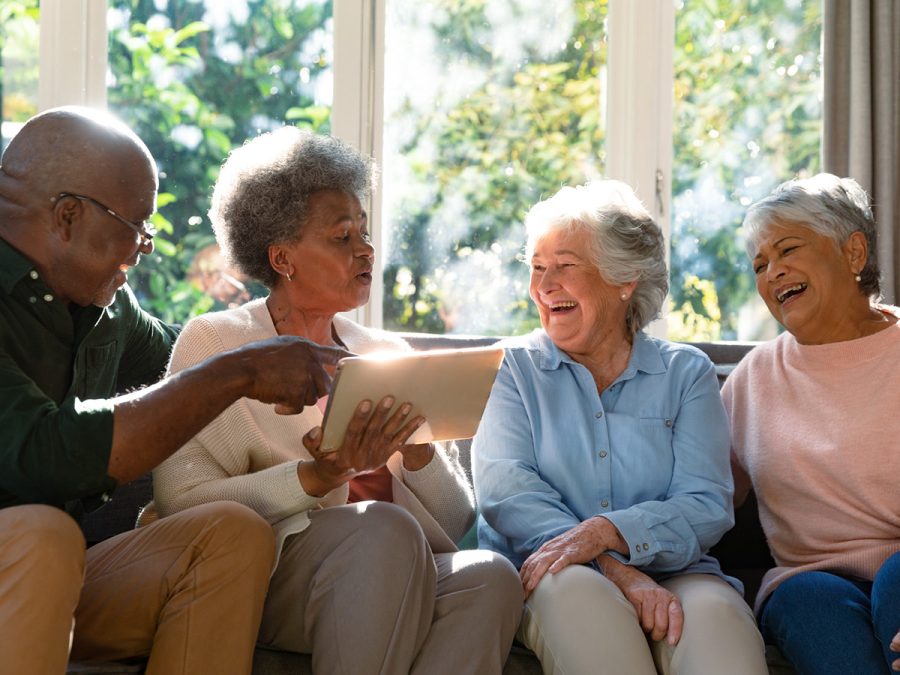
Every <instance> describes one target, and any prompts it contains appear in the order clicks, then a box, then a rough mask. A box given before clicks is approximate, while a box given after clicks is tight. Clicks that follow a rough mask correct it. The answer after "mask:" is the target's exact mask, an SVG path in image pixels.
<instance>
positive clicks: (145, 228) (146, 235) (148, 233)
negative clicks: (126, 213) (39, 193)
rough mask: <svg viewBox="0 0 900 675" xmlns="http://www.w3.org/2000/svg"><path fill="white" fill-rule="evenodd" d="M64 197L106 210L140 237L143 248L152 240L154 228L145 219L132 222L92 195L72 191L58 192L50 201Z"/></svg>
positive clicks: (154, 232) (154, 234) (154, 233)
mask: <svg viewBox="0 0 900 675" xmlns="http://www.w3.org/2000/svg"><path fill="white" fill-rule="evenodd" d="M66 197H73V198H74V199H77V200H79V201H82V202H90V203H91V204H93V205H94V206H96V207H98V208H101V209H103V210H104V211H106V213H108V214H109V215H111V216H112V217H113V218H115V219H116V220H118V221H119V222H120V223H122V224H123V225H125V226H126V227H128V228H130V229H131V230H132V231H133V232H134V233H135V234H136V235H137V236H138V237H140V240H141V246H142V247H144V248H146V247H147V246H149V245H150V242H152V241H153V237H155V236H156V228H155V227H153V225H151V224H150V223H148V222H147V221H146V220H143V221H141V222H140V223H135V222H132V221H130V220H128V219H127V218H124V217H122V216H120V215H119V214H118V213H116V212H115V211H113V210H112V209H111V208H109V207H108V206H107V205H106V204H104V203H102V202H98V201H97V200H96V199H94V198H93V197H88V196H87V195H79V194H75V193H74V192H60V193H59V194H58V195H56V198H55V199H53V200H52V201H54V202H57V201H59V200H60V199H65V198H66Z"/></svg>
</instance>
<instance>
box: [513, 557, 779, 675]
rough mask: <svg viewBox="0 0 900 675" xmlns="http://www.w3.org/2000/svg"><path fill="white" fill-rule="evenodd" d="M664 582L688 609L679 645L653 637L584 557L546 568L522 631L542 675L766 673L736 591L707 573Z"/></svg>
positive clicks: (752, 622) (762, 652) (760, 646)
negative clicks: (549, 570)
mask: <svg viewBox="0 0 900 675" xmlns="http://www.w3.org/2000/svg"><path fill="white" fill-rule="evenodd" d="M661 585H662V586H664V587H665V588H667V589H668V590H669V591H671V592H672V593H674V594H675V595H676V596H678V599H679V600H681V605H682V608H683V609H684V629H683V631H682V635H681V639H680V640H679V642H678V644H677V645H675V647H670V646H669V645H668V643H666V642H665V641H664V640H663V641H660V642H654V641H652V640H650V639H649V638H648V637H647V636H646V634H645V633H644V632H643V630H642V629H641V626H640V623H639V621H638V616H637V612H636V611H635V609H634V606H633V605H632V604H631V603H630V602H629V601H628V600H627V598H625V596H624V595H623V594H622V592H621V591H620V590H619V588H618V587H617V586H616V585H615V584H614V583H612V582H611V581H610V580H609V579H607V578H606V577H604V576H603V575H602V574H600V573H599V572H597V571H595V570H594V569H592V568H590V567H586V566H583V565H572V566H570V567H567V568H566V569H564V570H563V571H562V572H559V573H557V574H554V575H549V574H548V575H546V576H544V578H543V579H542V580H541V582H540V584H538V587H537V588H536V589H535V590H534V593H532V595H531V597H530V598H529V599H528V602H527V603H526V605H525V613H524V615H523V617H522V627H521V630H520V632H519V639H520V640H521V641H522V642H523V643H525V644H526V645H527V646H528V647H529V648H530V649H532V650H533V651H534V652H535V654H537V657H538V659H540V661H541V666H542V667H543V670H544V673H545V675H588V674H591V675H594V674H598V673H599V674H604V675H656V674H657V673H661V674H662V675H670V674H672V675H698V674H705V673H728V674H729V675H767V673H768V669H767V667H766V659H765V645H764V644H763V640H762V637H761V636H760V634H759V631H758V630H757V628H756V620H755V619H754V617H753V613H752V612H751V611H750V608H749V607H748V606H747V604H746V603H745V602H744V600H743V598H741V596H740V595H739V594H738V593H737V591H735V590H734V589H733V588H732V587H731V586H729V585H728V584H727V583H726V582H725V581H723V580H722V579H720V578H718V577H716V576H713V575H710V574H685V575H681V576H678V577H674V578H672V579H668V580H666V581H663V582H662V583H661Z"/></svg>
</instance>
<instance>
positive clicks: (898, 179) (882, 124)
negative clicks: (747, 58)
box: [822, 0, 900, 304]
mask: <svg viewBox="0 0 900 675" xmlns="http://www.w3.org/2000/svg"><path fill="white" fill-rule="evenodd" d="M823 21H824V24H823V26H822V39H823V48H822V51H823V57H824V62H823V69H822V70H823V79H824V104H823V139H822V168H823V170H824V171H828V172H830V173H833V174H837V175H838V176H851V177H852V178H855V179H856V180H857V181H858V182H859V184H860V185H862V186H863V187H864V188H865V189H866V191H867V192H868V193H869V195H871V197H872V202H873V211H874V214H875V221H876V223H877V224H878V251H877V255H878V261H879V264H880V266H881V289H882V292H883V293H884V298H885V300H886V301H887V302H890V303H893V304H898V303H900V2H898V1H897V0H824V12H823Z"/></svg>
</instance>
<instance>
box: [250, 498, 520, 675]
mask: <svg viewBox="0 0 900 675" xmlns="http://www.w3.org/2000/svg"><path fill="white" fill-rule="evenodd" d="M310 520H311V523H310V526H309V527H308V528H307V529H306V530H304V531H303V532H300V533H299V534H296V535H293V536H292V537H290V538H289V539H288V540H287V541H286V542H285V547H284V550H283V552H282V554H281V559H280V560H279V561H278V568H277V569H276V571H275V575H274V576H273V577H272V582H271V585H270V589H269V598H268V600H267V601H266V607H265V612H264V615H263V623H262V628H261V630H260V642H261V643H262V644H265V645H268V646H272V647H277V648H280V649H286V650H290V651H295V652H304V653H311V654H312V661H313V672H315V673H323V674H327V675H369V674H373V675H374V674H375V673H381V674H383V675H405V674H406V673H415V674H417V675H441V674H443V673H446V674H447V675H464V674H465V673H471V674H472V675H491V673H496V674H499V673H500V672H501V671H502V670H503V664H504V662H505V661H506V657H507V655H508V653H509V649H510V646H511V644H512V640H513V636H514V635H515V632H516V628H517V626H518V624H519V619H520V617H521V614H522V599H523V595H522V584H521V582H520V581H519V576H518V574H517V573H516V570H515V568H514V567H513V566H512V564H511V563H510V562H509V561H508V560H506V559H505V558H504V557H503V556H500V555H498V554H495V553H491V552H488V551H460V552H457V553H438V554H432V552H431V549H430V548H429V546H428V543H427V542H426V540H425V537H424V535H423V534H422V529H421V527H420V526H419V524H418V523H417V522H416V521H415V519H414V518H413V517H412V516H410V515H409V513H408V512H407V511H405V510H404V509H402V508H401V507H399V506H396V505H394V504H389V503H384V502H361V503H359V504H349V505H346V506H337V507H332V508H327V509H323V510H320V511H314V512H312V513H311V514H310Z"/></svg>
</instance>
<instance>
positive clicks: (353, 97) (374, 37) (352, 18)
mask: <svg viewBox="0 0 900 675" xmlns="http://www.w3.org/2000/svg"><path fill="white" fill-rule="evenodd" d="M385 1H386V0H360V1H359V2H336V3H334V104H333V107H332V113H331V129H332V133H334V135H335V136H337V137H338V138H341V139H342V140H344V141H346V142H347V143H349V144H351V145H352V146H354V147H356V148H358V149H359V150H360V151H362V152H364V153H365V154H367V155H371V156H372V157H374V158H375V159H376V161H377V162H378V164H379V165H381V164H382V163H383V152H382V141H383V137H384V16H385V6H384V4H385ZM367 209H368V212H369V229H370V232H371V235H372V242H373V244H374V246H375V250H376V254H377V255H376V256H375V269H374V270H373V271H372V290H371V294H370V297H369V303H368V304H367V305H365V306H364V307H360V308H359V309H357V310H354V311H353V312H350V313H348V314H349V316H350V317H351V318H353V319H354V320H356V321H359V322H360V323H362V324H364V325H366V326H372V327H375V328H380V327H381V325H382V310H381V306H382V298H383V296H384V280H383V275H382V271H381V265H382V260H383V257H384V256H383V242H384V237H383V236H382V222H381V193H380V190H376V191H375V193H374V194H373V196H372V198H371V199H370V203H369V204H368V205H367Z"/></svg>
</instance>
